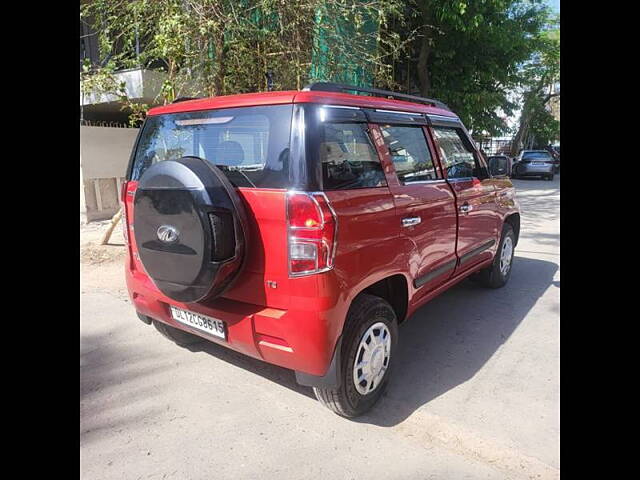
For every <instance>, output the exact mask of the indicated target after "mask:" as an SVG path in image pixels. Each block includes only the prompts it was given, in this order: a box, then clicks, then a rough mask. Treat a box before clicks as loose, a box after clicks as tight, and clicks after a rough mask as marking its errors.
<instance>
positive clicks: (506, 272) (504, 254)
mask: <svg viewBox="0 0 640 480" xmlns="http://www.w3.org/2000/svg"><path fill="white" fill-rule="evenodd" d="M515 244H516V236H515V233H514V232H513V227H512V226H511V225H509V224H508V223H505V224H504V226H503V227H502V235H501V237H500V243H499V244H498V250H497V251H496V255H495V257H494V258H493V263H492V264H491V265H490V266H488V267H487V268H484V269H482V270H480V271H479V272H478V273H477V274H476V278H475V280H477V281H478V282H479V283H480V284H481V285H483V286H485V287H489V288H500V287H503V286H505V285H506V283H507V282H508V281H509V277H510V276H511V266H512V264H513V253H514V249H515Z"/></svg>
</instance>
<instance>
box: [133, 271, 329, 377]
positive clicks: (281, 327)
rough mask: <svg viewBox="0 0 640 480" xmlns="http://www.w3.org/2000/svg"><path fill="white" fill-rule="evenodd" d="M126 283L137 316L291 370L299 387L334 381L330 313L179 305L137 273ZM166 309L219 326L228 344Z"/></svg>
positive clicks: (223, 302)
mask: <svg viewBox="0 0 640 480" xmlns="http://www.w3.org/2000/svg"><path fill="white" fill-rule="evenodd" d="M126 281H127V287H128V290H129V296H130V298H131V302H132V303H133V306H134V308H135V309H136V312H137V313H138V314H142V315H145V316H148V317H150V318H152V319H154V320H158V321H160V322H163V323H166V324H167V325H170V326H172V327H175V328H178V329H180V330H184V331H187V332H190V333H194V334H196V335H198V336H200V337H203V338H205V339H207V340H209V341H212V342H214V343H218V344H220V345H223V346H225V347H227V348H231V349H232V350H236V351H238V352H240V353H243V354H245V355H248V356H250V357H253V358H257V359H260V360H263V361H265V362H268V363H273V364H275V365H279V366H281V367H285V368H289V369H291V370H295V371H296V374H297V377H298V376H299V377H300V378H299V380H301V381H300V383H302V384H303V385H310V386H316V385H321V384H324V383H325V382H326V381H327V379H330V378H331V376H332V374H331V372H330V366H331V364H332V359H333V354H334V350H335V346H336V343H337V338H335V337H334V335H333V332H332V330H334V329H332V328H330V326H331V325H335V323H336V321H338V320H339V319H334V318H331V313H332V312H333V311H334V310H332V309H329V310H318V309H317V308H316V307H314V306H312V307H311V308H312V309H311V310H295V309H289V310H281V309H275V308H268V307H264V306H260V305H253V304H248V303H244V302H239V301H235V300H230V299H225V298H217V299H215V300H213V301H212V302H207V303H206V304H182V303H180V302H175V301H173V300H171V299H169V298H167V297H166V296H164V295H163V294H162V293H161V292H159V291H158V290H157V288H156V287H155V285H153V283H152V282H151V280H150V279H149V277H147V276H146V275H144V274H143V273H141V272H139V271H137V270H134V271H132V270H130V269H126ZM169 305H174V306H176V307H179V308H182V309H185V310H190V311H193V312H197V313H200V314H202V315H207V316H209V317H213V318H216V319H219V320H223V321H224V322H225V324H226V328H227V340H226V341H225V340H222V339H218V338H216V337H211V336H209V335H207V334H205V333H203V332H200V331H198V330H194V329H191V328H189V327H187V326H186V325H183V324H181V323H178V322H176V321H175V320H173V318H172V317H171V314H170V309H169ZM327 374H328V375H327Z"/></svg>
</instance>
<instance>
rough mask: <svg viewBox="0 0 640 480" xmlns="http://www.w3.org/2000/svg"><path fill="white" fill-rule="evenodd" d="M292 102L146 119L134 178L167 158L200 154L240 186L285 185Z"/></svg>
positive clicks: (134, 167) (132, 178)
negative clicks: (290, 103) (289, 103)
mask: <svg viewBox="0 0 640 480" xmlns="http://www.w3.org/2000/svg"><path fill="white" fill-rule="evenodd" d="M292 110H293V106H292V105H270V106H263V107H242V108H228V109H223V110H210V111H203V112H189V113H175V114H167V115H158V116H150V117H148V118H147V120H146V122H145V125H144V127H143V131H142V133H141V135H140V139H139V140H138V144H137V149H136V153H135V157H134V162H133V167H132V170H131V180H139V179H140V177H141V176H142V174H143V173H144V172H145V170H146V169H147V168H149V167H150V166H151V165H153V164H154V163H157V162H162V161H164V160H178V159H179V158H181V157H184V156H196V157H200V158H203V159H205V160H208V161H209V162H211V163H213V164H215V165H216V166H218V167H220V169H221V170H222V171H223V172H224V173H225V174H226V176H227V178H229V180H230V181H231V183H233V184H234V185H235V186H237V187H264V188H286V187H287V181H288V164H289V161H288V160H289V134H290V131H291V114H292Z"/></svg>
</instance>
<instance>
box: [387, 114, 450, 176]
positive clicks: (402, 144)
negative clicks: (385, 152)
mask: <svg viewBox="0 0 640 480" xmlns="http://www.w3.org/2000/svg"><path fill="white" fill-rule="evenodd" d="M380 131H381V132H382V138H383V139H384V143H385V145H386V146H387V148H388V149H389V155H390V157H391V160H392V161H393V165H394V167H395V170H396V174H397V175H398V180H400V183H402V184H403V185H407V184H410V183H417V182H424V181H429V180H437V179H438V173H437V171H436V168H435V166H434V163H433V159H432V158H431V153H430V152H429V146H428V145H427V140H426V138H425V136H424V131H423V130H422V128H421V127H401V126H392V125H380Z"/></svg>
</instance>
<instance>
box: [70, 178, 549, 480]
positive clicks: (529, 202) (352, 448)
mask: <svg viewBox="0 0 640 480" xmlns="http://www.w3.org/2000/svg"><path fill="white" fill-rule="evenodd" d="M514 183H515V184H516V187H517V189H518V199H519V201H520V203H521V206H522V209H523V219H522V228H521V237H520V243H519V244H518V247H517V248H516V258H515V263H514V267H513V268H514V270H513V273H512V276H511V279H510V282H509V284H508V285H507V286H506V287H504V288H502V289H499V290H486V289H483V288H481V287H478V286H476V285H475V284H473V283H471V282H468V281H465V282H463V283H462V284H460V285H458V286H456V287H454V288H453V289H451V290H450V291H448V292H446V293H444V294H443V295H441V296H440V297H438V298H436V299H434V300H433V301H432V302H430V303H429V304H428V305H426V306H424V307H423V308H421V309H420V310H419V311H418V312H417V313H416V314H415V315H414V316H413V317H412V318H411V319H409V320H408V321H407V322H405V323H404V324H403V325H402V327H401V329H400V343H399V358H398V363H397V364H396V371H395V375H394V378H393V379H392V380H391V382H390V385H389V389H388V391H387V393H386V395H385V396H384V397H383V398H382V399H381V401H380V402H379V404H378V405H377V406H376V407H375V408H374V409H373V410H372V411H371V412H370V413H369V414H367V415H365V416H364V417H361V418H359V419H357V420H356V421H349V420H345V419H343V418H341V417H338V416H336V415H334V414H332V413H331V412H329V411H328V410H325V409H324V408H323V407H321V406H320V405H319V403H318V402H316V400H315V398H314V397H313V393H312V391H311V389H307V388H304V387H300V386H298V385H297V384H296V382H295V379H294V375H293V373H292V372H290V371H288V370H285V369H282V368H279V367H276V366H273V365H269V364H266V363H263V362H260V361H258V360H254V359H251V358H248V357H244V356H242V355H241V354H237V353H235V352H232V351H230V350H228V349H225V348H224V347H221V346H218V345H214V344H203V345H202V346H198V347H196V348H194V349H192V350H188V349H183V348H180V347H177V346H176V345H174V344H172V343H171V342H169V341H167V340H166V339H165V338H164V337H162V336H160V335H159V334H158V333H157V332H156V331H155V329H153V327H149V326H146V325H144V324H143V323H142V322H140V321H139V320H137V318H136V316H135V313H134V311H133V308H132V307H131V305H130V303H129V302H128V298H127V295H126V292H125V290H124V281H123V278H122V277H123V275H122V266H121V265H119V264H115V263H109V264H102V265H99V266H96V265H82V266H81V277H82V278H81V280H82V283H81V285H82V287H81V289H82V292H81V321H80V333H81V351H80V379H81V385H80V404H81V407H80V415H81V418H80V454H81V477H82V478H83V479H111V478H114V479H118V480H122V479H145V478H151V479H164V478H167V479H169V478H174V479H205V478H207V479H209V478H234V479H245V478H246V479H253V478H258V477H260V478H265V479H270V478H279V479H280V478H331V479H334V478H335V479H351V478H353V479H359V478H373V479H378V478H380V479H382V478H385V479H386V478H391V479H507V478H508V479H511V478H513V479H520V478H522V479H525V478H526V479H546V478H559V468H560V465H559V336H560V333H559V332H560V330H559V329H560V323H559V291H560V288H559V287H560V273H559V241H560V235H559V198H560V190H559V176H558V175H557V176H556V180H555V181H553V182H548V181H541V180H515V181H514Z"/></svg>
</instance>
